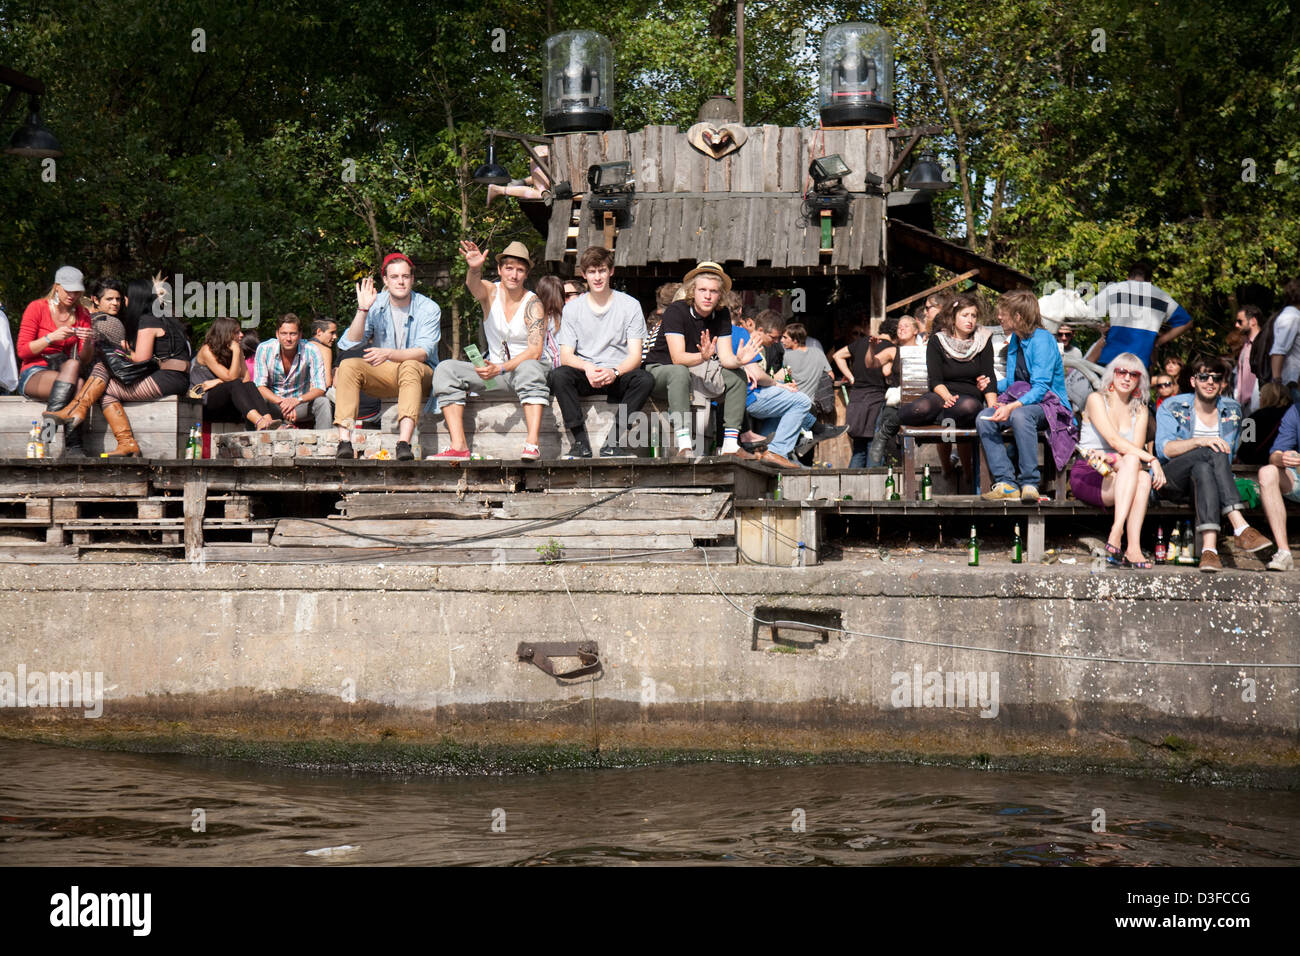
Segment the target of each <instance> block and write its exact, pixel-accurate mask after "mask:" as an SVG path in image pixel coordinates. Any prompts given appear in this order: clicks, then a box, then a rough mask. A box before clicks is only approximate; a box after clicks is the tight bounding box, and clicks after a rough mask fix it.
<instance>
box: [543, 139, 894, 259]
mask: <svg viewBox="0 0 1300 956" xmlns="http://www.w3.org/2000/svg"><path fill="white" fill-rule="evenodd" d="M746 131H747V133H748V139H747V140H746V142H745V145H744V146H742V147H741V148H740V150H738V151H737V152H734V153H731V154H730V155H728V156H725V157H723V158H722V159H710V158H709V157H707V156H705V155H704V154H702V153H700V152H699V151H698V150H696V149H694V148H693V147H692V146H691V145H690V143H689V142H688V141H687V139H686V133H685V132H684V131H682V130H679V129H678V128H677V127H675V126H648V127H646V128H645V129H643V130H638V131H636V132H633V133H628V131H627V130H610V131H609V132H607V133H574V134H571V135H568V136H557V137H555V140H554V142H555V146H554V148H553V149H552V151H551V155H552V159H553V162H554V164H555V174H556V177H557V179H558V180H565V179H567V180H568V181H569V182H570V183H571V184H572V185H573V187H574V189H576V190H579V191H582V190H585V189H586V185H587V168H588V167H589V166H591V165H593V164H595V163H603V162H612V161H615V160H620V159H627V160H629V161H631V163H632V168H633V170H634V174H635V176H636V200H635V202H634V204H633V217H634V218H633V222H632V223H631V224H630V225H628V226H627V227H625V228H621V229H620V230H619V231H618V237H617V245H616V247H615V248H616V251H617V253H618V264H619V265H620V266H623V267H638V266H646V265H652V264H654V263H677V262H694V261H697V260H699V259H714V260H717V261H719V262H729V263H735V264H737V265H739V266H741V267H746V268H758V267H760V266H763V267H769V268H773V269H792V268H809V267H819V266H821V267H830V269H829V270H828V271H835V272H846V271H850V270H858V269H863V268H870V269H878V268H881V267H883V265H884V263H885V249H884V242H883V239H884V223H885V202H884V198H883V197H880V196H867V195H862V194H861V192H862V190H863V189H864V188H865V186H866V173H867V172H872V173H875V174H876V175H878V176H882V177H883V176H884V174H885V173H886V172H887V171H888V162H887V161H888V156H889V143H888V139H887V136H886V131H885V130H883V129H876V130H861V129H858V130H816V129H801V128H794V127H779V126H749V127H746ZM830 153H839V154H840V155H841V156H842V157H843V158H844V161H845V162H846V163H847V164H848V165H849V168H850V169H851V170H852V171H853V172H852V175H850V176H848V177H846V178H845V180H844V185H845V187H846V188H847V189H848V190H849V191H850V192H853V193H855V196H854V199H853V205H852V210H851V216H850V220H849V222H848V223H846V224H845V225H843V226H838V227H836V229H835V236H834V251H833V252H832V254H831V256H830V257H829V260H828V259H826V258H825V257H823V255H822V253H821V250H820V245H821V241H820V238H821V237H820V232H819V230H818V229H817V228H816V227H815V226H812V225H809V224H808V223H806V222H805V221H804V219H803V209H802V207H803V194H804V192H805V190H807V189H808V188H809V187H810V185H811V181H810V180H809V178H808V164H809V162H811V160H812V159H813V158H814V157H817V156H824V155H828V154H830ZM575 206H577V207H578V208H579V210H581V203H580V202H576V203H575V202H573V201H567V200H566V201H560V202H556V203H555V205H554V207H553V208H552V210H551V220H550V229H549V233H548V236H547V243H546V258H547V260H548V261H551V262H556V261H560V260H562V259H563V258H564V255H565V249H566V247H567V245H568V242H567V239H568V233H569V228H570V223H571V221H572V217H573V214H574V209H575ZM601 242H602V234H601V230H600V228H599V227H598V226H597V224H596V222H595V218H594V217H593V216H591V215H590V214H587V213H585V212H580V214H579V216H578V236H577V241H576V243H574V245H573V248H576V249H578V250H581V249H585V248H586V247H587V246H590V245H599V244H600V243H601Z"/></svg>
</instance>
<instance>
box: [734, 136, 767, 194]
mask: <svg viewBox="0 0 1300 956" xmlns="http://www.w3.org/2000/svg"><path fill="white" fill-rule="evenodd" d="M763 129H764V127H762V126H746V127H745V133H746V134H747V136H748V138H747V139H746V140H745V145H744V146H742V147H740V152H738V153H736V154H735V157H736V163H735V165H734V166H733V167H732V170H731V189H732V191H733V192H742V193H761V192H762V191H763Z"/></svg>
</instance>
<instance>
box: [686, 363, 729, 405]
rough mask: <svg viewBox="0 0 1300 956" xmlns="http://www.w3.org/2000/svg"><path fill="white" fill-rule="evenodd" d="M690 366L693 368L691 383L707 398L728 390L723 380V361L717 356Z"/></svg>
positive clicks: (715, 396)
mask: <svg viewBox="0 0 1300 956" xmlns="http://www.w3.org/2000/svg"><path fill="white" fill-rule="evenodd" d="M688 367H689V368H690V370H691V379H692V381H691V385H692V386H693V387H694V390H695V391H697V392H699V393H700V394H701V395H703V396H704V397H705V398H717V397H718V396H719V395H721V394H722V393H723V392H725V391H726V390H727V387H726V385H724V384H723V382H722V363H721V362H719V361H718V360H717V359H716V358H711V359H706V360H704V361H703V362H701V363H700V364H699V365H691V366H688Z"/></svg>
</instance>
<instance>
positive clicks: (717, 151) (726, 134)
mask: <svg viewBox="0 0 1300 956" xmlns="http://www.w3.org/2000/svg"><path fill="white" fill-rule="evenodd" d="M748 138H749V134H748V133H746V132H745V127H743V126H741V125H740V124H739V123H727V124H726V125H724V126H716V125H714V124H713V123H696V124H695V125H694V126H692V127H691V128H690V129H688V130H687V131H686V139H687V141H688V142H689V143H690V144H691V145H692V146H694V147H695V148H696V149H698V150H699V151H700V152H701V153H703V154H704V155H705V156H708V157H709V158H710V159H721V158H722V157H723V156H726V155H727V154H728V153H734V152H735V151H736V150H738V149H740V147H742V146H744V145H745V140H747V139H748Z"/></svg>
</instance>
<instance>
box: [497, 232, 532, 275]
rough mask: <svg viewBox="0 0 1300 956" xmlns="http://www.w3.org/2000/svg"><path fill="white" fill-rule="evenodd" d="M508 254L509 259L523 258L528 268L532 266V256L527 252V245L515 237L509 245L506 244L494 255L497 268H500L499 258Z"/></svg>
mask: <svg viewBox="0 0 1300 956" xmlns="http://www.w3.org/2000/svg"><path fill="white" fill-rule="evenodd" d="M507 256H509V257H510V258H511V259H523V260H524V262H526V263H528V268H529V269H531V268H532V267H533V257H532V256H530V255H529V254H528V247H527V246H526V245H524V244H523V243H522V242H520V241H519V240H518V239H516V240H515V241H514V242H512V243H510V245H508V246H506V247H505V248H504V249H502V250H501V251H500V252H498V253H497V255H496V260H497V268H498V269H499V268H501V260H502V259H504V258H506V257H507Z"/></svg>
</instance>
